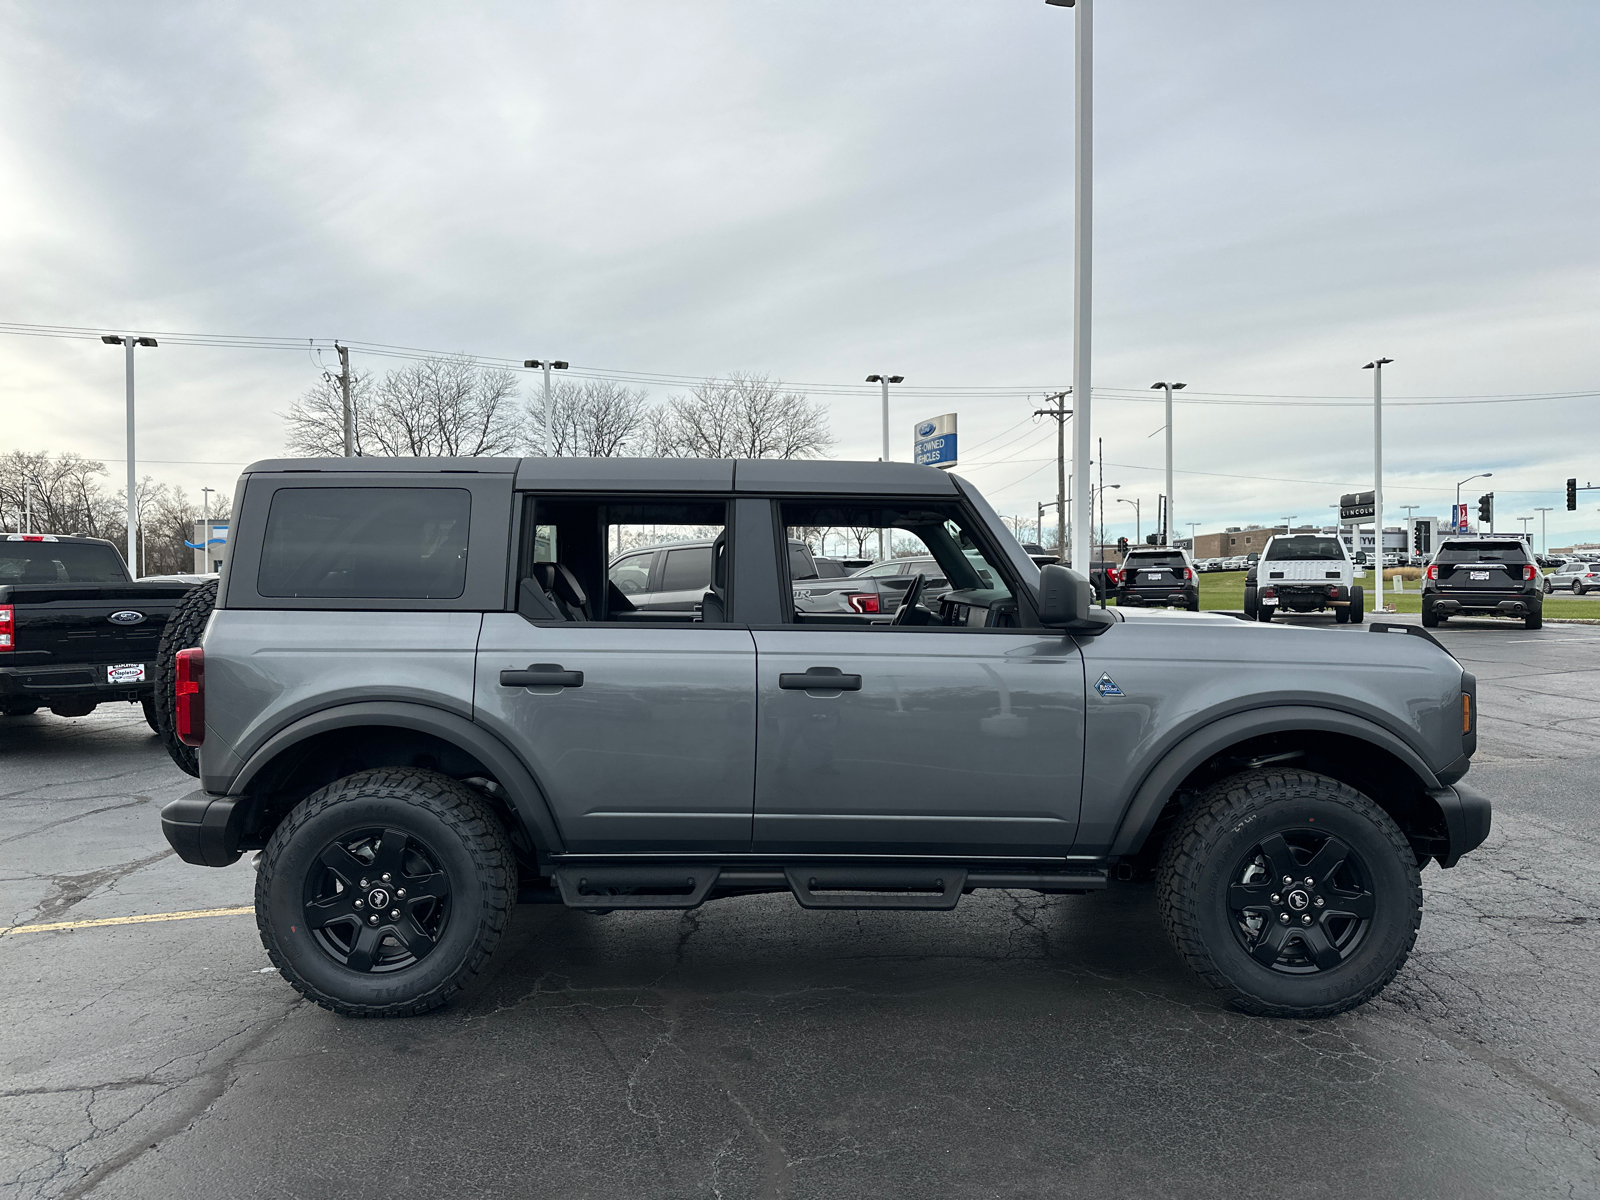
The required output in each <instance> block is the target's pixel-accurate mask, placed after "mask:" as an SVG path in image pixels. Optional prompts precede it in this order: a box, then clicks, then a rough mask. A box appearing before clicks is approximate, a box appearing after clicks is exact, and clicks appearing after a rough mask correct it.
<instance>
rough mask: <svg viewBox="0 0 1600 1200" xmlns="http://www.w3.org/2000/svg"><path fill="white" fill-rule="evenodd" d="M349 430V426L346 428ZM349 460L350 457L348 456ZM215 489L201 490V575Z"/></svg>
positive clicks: (208, 544)
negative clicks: (212, 494)
mask: <svg viewBox="0 0 1600 1200" xmlns="http://www.w3.org/2000/svg"><path fill="white" fill-rule="evenodd" d="M346 428H347V429H348V426H347V427H346ZM346 457H347V458H348V457H349V455H348V454H347V455H346ZM215 490H216V489H215V488H208V487H203V488H201V489H200V566H201V568H202V569H201V571H200V572H199V574H202V575H203V574H205V568H207V567H209V566H210V565H211V493H212V492H214V491H215Z"/></svg>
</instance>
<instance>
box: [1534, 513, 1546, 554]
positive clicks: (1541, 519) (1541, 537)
mask: <svg viewBox="0 0 1600 1200" xmlns="http://www.w3.org/2000/svg"><path fill="white" fill-rule="evenodd" d="M1534 511H1535V512H1537V513H1538V514H1539V540H1540V541H1541V542H1543V543H1544V552H1545V553H1546V554H1549V553H1550V529H1549V527H1548V526H1547V525H1546V524H1545V521H1546V519H1547V518H1546V517H1545V515H1544V514H1545V513H1547V512H1549V511H1550V509H1548V508H1536V509H1534Z"/></svg>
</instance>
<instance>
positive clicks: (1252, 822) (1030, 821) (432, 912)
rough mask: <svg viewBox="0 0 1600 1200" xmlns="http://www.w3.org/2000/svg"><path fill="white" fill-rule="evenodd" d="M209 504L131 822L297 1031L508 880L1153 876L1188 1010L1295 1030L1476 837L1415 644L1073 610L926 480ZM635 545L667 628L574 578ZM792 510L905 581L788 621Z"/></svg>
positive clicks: (588, 481)
mask: <svg viewBox="0 0 1600 1200" xmlns="http://www.w3.org/2000/svg"><path fill="white" fill-rule="evenodd" d="M233 512H234V514H235V524H234V533H233V539H234V540H233V545H232V547H231V554H230V557H229V560H228V564H227V566H226V568H225V571H224V574H223V578H222V580H221V586H220V589H219V590H218V592H217V594H216V600H215V611H210V605H211V603H212V601H211V591H210V589H209V588H204V589H197V590H196V592H195V593H193V594H192V596H191V597H190V598H189V599H187V600H185V601H184V604H185V605H188V606H189V609H188V610H187V611H185V612H184V613H182V614H180V617H181V619H175V620H174V622H173V623H172V628H173V629H177V630H190V631H198V630H200V629H202V628H203V630H204V634H203V637H195V636H193V635H192V634H191V635H190V636H189V637H187V638H183V639H179V640H178V641H177V642H176V643H175V644H173V645H172V646H170V647H169V651H170V654H171V657H172V661H171V664H170V677H171V678H172V679H173V681H174V683H173V694H172V697H171V701H172V703H171V717H170V722H171V726H172V728H171V732H172V734H173V736H174V741H173V746H174V757H175V759H176V760H177V761H178V762H179V763H180V765H183V766H184V767H185V768H186V769H189V770H191V771H193V772H195V773H196V774H198V776H199V784H200V787H199V789H198V790H196V791H195V792H193V793H191V794H190V795H188V796H186V797H184V798H182V799H180V800H177V801H174V802H173V803H171V804H169V805H168V806H167V807H166V808H165V809H164V810H163V812H162V823H163V826H164V829H165V832H166V835H167V837H168V839H169V841H170V842H171V844H172V845H173V847H174V848H175V849H176V850H177V851H178V853H179V854H180V855H181V856H182V857H183V858H184V859H185V860H186V861H189V862H192V863H198V864H206V865H212V866H223V865H226V864H228V863H231V862H234V861H236V860H237V859H238V857H239V856H240V854H241V853H244V852H248V851H258V852H259V858H258V868H259V869H258V873H257V877H256V906H257V921H258V925H259V927H260V929H261V933H262V938H263V940H264V942H265V945H266V948H267V951H268V953H269V955H270V956H271V961H272V962H273V963H274V964H275V965H276V966H277V967H278V968H279V970H280V971H281V972H282V974H283V976H284V978H285V979H286V980H287V981H288V982H289V983H290V984H291V985H292V986H294V987H295V988H297V989H299V990H300V991H301V992H302V993H303V994H304V995H306V996H307V997H309V998H311V999H312V1000H314V1001H316V1002H317V1003H318V1004H321V1005H324V1006H326V1007H328V1008H330V1009H332V1010H334V1011H336V1012H340V1013H346V1014H351V1015H384V1016H388V1015H398V1014H407V1013H420V1012H424V1011H427V1010H429V1009H432V1008H435V1007H437V1006H439V1005H441V1004H443V1003H445V1002H446V1001H447V1000H448V999H449V997H450V996H451V995H453V994H454V993H455V992H456V991H457V990H458V989H459V988H460V987H462V986H463V985H464V984H465V983H466V982H467V981H468V980H470V979H471V978H472V977H473V976H474V975H475V974H476V973H478V972H479V971H480V970H481V969H482V968H483V965H484V963H485V962H486V961H487V960H488V958H489V955H490V954H491V953H492V952H493V950H494V948H495V945H496V943H497V942H498V941H499V939H500V936H501V934H502V931H503V930H504V929H505V926H506V923H507V920H508V918H509V915H510V910H511V907H512V905H513V904H515V903H516V902H517V901H518V900H519V899H520V900H522V901H526V902H546V903H560V904H566V905H569V906H572V907H575V908H582V909H589V910H596V909H640V908H669V909H690V908H694V907H695V906H697V905H700V904H703V903H706V902H708V901H711V900H723V899H729V900H730V902H735V903H736V902H737V901H736V900H732V899H731V898H735V897H740V896H747V895H750V894H753V893H760V892H783V893H788V894H790V895H792V896H793V897H794V898H795V900H796V901H797V902H798V903H799V904H801V905H803V906H805V907H807V908H832V909H884V908H905V909H929V910H942V909H951V908H954V907H956V905H957V904H958V903H959V902H960V900H961V898H962V897H963V896H964V895H966V894H967V893H969V892H971V891H973V890H975V889H978V888H1003V889H1014V890H1024V891H1035V892H1040V893H1045V894H1050V895H1074V894H1080V893H1087V892H1095V891H1099V890H1102V889H1104V888H1107V887H1109V886H1114V885H1115V884H1117V883H1118V882H1119V881H1124V880H1139V879H1150V878H1154V879H1155V880H1156V882H1157V885H1158V888H1157V908H1158V910H1159V914H1160V918H1161V920H1162V922H1163V923H1164V925H1165V926H1166V929H1167V932H1168V933H1169V935H1170V936H1171V938H1172V941H1173V944H1174V945H1175V946H1176V947H1177V949H1178V951H1179V952H1180V953H1181V954H1182V955H1183V956H1184V958H1185V959H1186V960H1187V961H1188V962H1189V964H1190V965H1191V966H1192V967H1193V968H1194V969H1195V970H1196V971H1197V972H1198V973H1199V975H1200V976H1201V977H1202V978H1203V979H1204V980H1205V981H1206V982H1207V983H1209V984H1211V985H1212V986H1214V987H1215V988H1216V989H1218V991H1219V992H1220V993H1221V995H1222V996H1223V997H1225V998H1226V1000H1227V1001H1228V1002H1230V1003H1232V1004H1234V1005H1236V1006H1238V1007H1240V1008H1242V1009H1244V1010H1246V1011H1249V1012H1253V1013H1268V1014H1280V1015H1289V1014H1292V1015H1300V1016H1314V1015H1325V1014H1329V1013H1334V1012H1339V1011H1342V1010H1344V1009H1347V1008H1350V1007H1353V1006H1355V1005H1357V1004H1360V1003H1362V1002H1363V1001H1365V1000H1367V999H1368V998H1370V997H1371V996H1373V995H1375V994H1376V993H1377V992H1378V991H1379V990H1381V989H1382V988H1383V987H1384V986H1385V985H1386V984H1387V983H1388V981H1389V980H1390V979H1392V978H1393V977H1394V974H1395V972H1396V971H1398V970H1399V968H1400V965H1401V964H1402V963H1403V962H1404V960H1405V957H1406V954H1407V952H1408V951H1409V949H1410V947H1411V945H1412V942H1413V940H1414V939H1415V937H1416V933H1417V928H1418V924H1419V922H1420V919H1421V886H1420V880H1419V871H1420V869H1421V868H1422V866H1423V865H1425V864H1426V863H1428V862H1429V861H1430V860H1436V861H1437V862H1438V863H1439V864H1440V865H1441V866H1445V867H1449V866H1453V865H1454V864H1455V863H1456V861H1457V860H1458V859H1459V858H1460V857H1461V855H1462V854H1464V853H1466V852H1468V851H1470V850H1472V849H1473V848H1475V847H1476V846H1478V845H1479V844H1480V843H1481V842H1482V841H1483V839H1484V837H1485V836H1486V835H1487V833H1488V829H1489V817H1490V810H1489V802H1488V801H1487V800H1486V799H1485V798H1484V797H1482V796H1481V795H1479V794H1478V793H1476V792H1474V791H1472V790H1471V789H1469V788H1467V787H1466V786H1464V785H1463V784H1462V783H1461V780H1462V777H1463V776H1464V775H1465V774H1466V773H1467V770H1468V767H1469V766H1470V763H1471V757H1472V753H1473V750H1474V748H1475V746H1476V725H1475V721H1476V717H1475V692H1476V684H1475V681H1474V680H1473V677H1472V676H1471V675H1470V674H1469V673H1467V672H1464V671H1463V670H1462V668H1461V666H1460V664H1459V663H1457V662H1456V661H1455V660H1454V659H1453V658H1452V657H1451V656H1450V655H1449V654H1448V653H1446V652H1445V651H1444V650H1443V649H1442V648H1441V647H1440V646H1439V645H1438V644H1437V643H1436V642H1435V641H1434V640H1433V639H1432V638H1431V637H1428V636H1418V635H1419V634H1420V631H1419V630H1416V629H1407V628H1404V627H1400V626H1384V625H1375V626H1372V627H1371V628H1372V629H1373V631H1374V632H1373V633H1372V634H1364V635H1354V634H1348V633H1333V632H1330V631H1322V630H1312V629H1265V628H1261V627H1258V626H1255V625H1250V624H1246V623H1243V622H1240V621H1237V620H1234V619H1232V618H1230V617H1226V616H1221V615H1215V614H1201V613H1185V612H1177V613H1173V612H1154V611H1142V610H1138V609H1134V610H1115V609H1113V610H1107V609H1104V608H1096V607H1093V606H1092V605H1091V603H1090V596H1091V592H1090V585H1089V582H1088V581H1087V580H1086V579H1084V578H1083V577H1082V576H1080V575H1077V574H1075V573H1073V572H1072V571H1070V570H1068V569H1067V568H1066V567H1064V566H1059V565H1047V566H1045V567H1044V568H1043V569H1042V570H1041V568H1040V567H1039V566H1037V565H1036V564H1035V563H1034V562H1033V561H1032V560H1031V559H1030V558H1029V556H1028V555H1027V554H1026V553H1024V552H1023V550H1022V548H1021V547H1020V546H1019V545H1018V544H1017V543H1016V542H1015V541H1014V540H1013V539H1012V537H1011V535H1010V534H1009V533H1008V532H1007V531H1006V528H1005V526H1004V525H1003V524H1002V523H1001V521H1000V519H999V517H997V516H996V515H995V513H994V510H993V509H992V508H991V507H990V506H989V504H988V503H987V502H986V501H985V500H984V498H983V497H982V496H981V495H980V494H979V493H978V492H977V490H976V489H974V488H973V487H972V486H971V485H970V484H969V483H967V482H966V481H964V480H962V479H960V478H958V477H956V476H953V475H951V474H948V473H946V472H943V471H939V470H936V469H933V468H926V467H917V466H912V465H908V464H896V463H848V462H775V461H736V462H735V461H682V460H678V461H654V460H633V461H628V460H618V459H596V460H586V459H527V460H521V461H519V460H515V459H455V460H449V459H447V460H429V459H407V460H394V459H373V458H358V459H320V460H319V459H312V460H292V461H271V462H261V463H257V464H255V465H253V466H251V467H250V468H248V469H247V470H246V472H245V473H244V475H243V477H242V478H241V479H240V481H239V485H238V489H237V491H236V492H235V495H234V505H233ZM664 528H675V529H690V530H697V531H702V532H704V533H709V534H710V542H711V545H710V547H709V550H710V564H711V570H710V574H709V577H708V578H707V580H706V586H705V588H704V591H703V593H702V594H701V595H700V597H699V599H698V603H697V605H696V606H694V607H692V608H673V609H652V608H642V607H640V606H639V605H637V604H635V603H634V602H633V600H632V599H631V598H630V595H629V593H628V592H627V590H626V589H624V588H621V587H619V586H617V583H616V580H615V578H614V576H612V575H611V574H610V572H609V568H610V567H611V565H612V560H613V559H614V558H615V550H616V547H618V546H626V545H628V544H629V538H632V537H639V536H642V534H641V532H640V531H646V530H655V531H659V530H661V529H664ZM827 529H851V530H861V529H869V530H874V531H876V530H882V531H884V536H885V537H886V538H887V539H889V541H890V544H892V545H893V546H894V547H895V550H896V552H897V553H904V554H905V555H906V557H907V558H908V559H919V558H925V559H927V560H930V561H931V563H933V564H935V565H936V566H937V575H936V576H935V575H934V573H933V572H932V571H931V570H919V571H917V572H916V573H915V574H913V575H912V577H911V579H910V581H909V582H908V583H907V584H906V585H905V587H904V588H903V589H902V590H900V591H899V592H898V593H896V596H895V601H894V604H893V610H892V611H885V612H879V613H858V612H807V611H804V610H803V609H801V608H800V607H799V606H798V605H797V604H796V602H795V591H794V584H795V581H794V580H793V578H792V577H791V570H792V569H791V559H790V555H789V554H788V553H787V546H786V542H787V541H788V540H790V539H797V540H803V539H804V538H805V537H807V536H809V535H810V534H809V531H815V530H827ZM873 540H876V539H875V537H874V539H873ZM666 553H667V554H668V555H669V556H670V554H671V553H672V551H671V549H670V548H669V549H668V550H667V551H666ZM934 578H937V579H939V580H940V581H941V582H940V583H939V584H938V585H937V587H936V588H935V586H933V579H934ZM935 590H937V592H938V594H937V595H935V594H934V593H935ZM885 594H887V593H885ZM186 642H187V643H191V644H185V643H186ZM196 642H197V643H198V644H192V643H196ZM844 781H848V786H841V784H842V783H843V782H844Z"/></svg>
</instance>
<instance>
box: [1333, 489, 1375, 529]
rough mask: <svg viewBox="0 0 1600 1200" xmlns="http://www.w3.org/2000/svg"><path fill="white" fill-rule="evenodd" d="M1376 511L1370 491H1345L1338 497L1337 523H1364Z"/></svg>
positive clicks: (1370, 518)
mask: <svg viewBox="0 0 1600 1200" xmlns="http://www.w3.org/2000/svg"><path fill="white" fill-rule="evenodd" d="M1376 513H1377V506H1376V504H1375V503H1374V497H1373V494H1372V493H1371V492H1346V493H1345V494H1344V495H1342V496H1340V497H1339V523H1340V524H1341V525H1365V524H1366V523H1367V522H1369V521H1371V520H1372V518H1373V517H1374V516H1375V515H1376Z"/></svg>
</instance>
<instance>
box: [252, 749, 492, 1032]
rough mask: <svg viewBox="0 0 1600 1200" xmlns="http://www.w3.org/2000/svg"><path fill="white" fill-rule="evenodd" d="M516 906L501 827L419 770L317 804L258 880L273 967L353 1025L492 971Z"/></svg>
mask: <svg viewBox="0 0 1600 1200" xmlns="http://www.w3.org/2000/svg"><path fill="white" fill-rule="evenodd" d="M515 902H516V858H515V855H514V852H513V851H512V848H511V843H510V841H509V840H508V839H507V837H506V833H505V829H504V828H503V827H502V826H501V824H500V821H499V819H498V818H497V817H496V816H495V814H494V813H493V812H492V811H491V810H490V809H489V807H488V806H487V805H486V804H485V803H484V802H483V800H482V799H481V798H480V797H479V795H478V793H476V792H474V791H473V790H472V789H471V788H470V787H468V786H467V785H466V784H464V783H460V782H458V781H457V780H454V779H451V778H450V777H449V776H447V775H441V774H439V773H437V772H434V771H423V770H415V769H411V768H398V767H392V768H383V769H379V770H372V771H361V772H358V773H357V774H355V775H349V776H346V777H345V778H344V779H340V780H338V781H336V782H334V783H331V784H329V785H328V786H327V787H325V788H323V789H321V790H320V791H317V792H313V793H312V794H311V795H310V796H308V797H306V798H305V799H304V800H302V801H301V802H300V803H299V804H298V805H296V806H295V808H294V810H293V811H292V812H291V813H290V814H289V815H288V817H286V818H285V819H284V821H283V823H282V824H281V825H279V826H278V828H277V829H276V830H275V831H274V832H273V834H272V837H271V839H270V840H269V841H268V842H267V848H266V850H265V851H264V852H263V854H262V856H261V864H260V869H259V873H258V874H257V876H256V924H257V926H258V927H259V928H260V931H261V941H262V943H263V944H264V945H265V946H266V948H267V954H268V956H269V957H270V958H271V960H272V964H273V966H275V967H277V968H278V970H279V971H281V972H282V973H283V977H284V978H285V979H287V980H288V981H289V983H290V984H291V985H293V986H294V988H295V989H296V990H297V991H299V992H300V993H301V994H302V995H303V996H305V997H306V998H307V999H308V1000H314V1001H315V1002H316V1003H318V1004H320V1005H322V1006H323V1007H324V1008H327V1009H331V1010H332V1011H334V1012H336V1013H342V1014H344V1015H346V1016H355V1017H397V1016H411V1015H414V1014H417V1013H424V1012H427V1011H429V1010H430V1009H434V1008H438V1007H439V1006H440V1005H442V1004H444V1003H445V1002H446V1001H448V1000H449V999H450V997H451V996H452V995H454V994H455V993H456V992H458V991H459V990H460V989H461V988H462V987H463V986H464V985H465V984H466V983H467V982H468V981H469V980H471V979H472V978H473V977H474V976H476V975H477V974H478V973H479V972H480V971H481V970H482V969H483V967H484V964H485V963H486V962H487V961H488V959H489V956H490V954H491V953H492V952H493V951H494V948H495V946H496V945H498V944H499V941H500V935H501V934H502V933H503V932H504V930H505V927H506V921H507V919H508V916H509V913H510V910H511V906H512V904H514V903H515Z"/></svg>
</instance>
